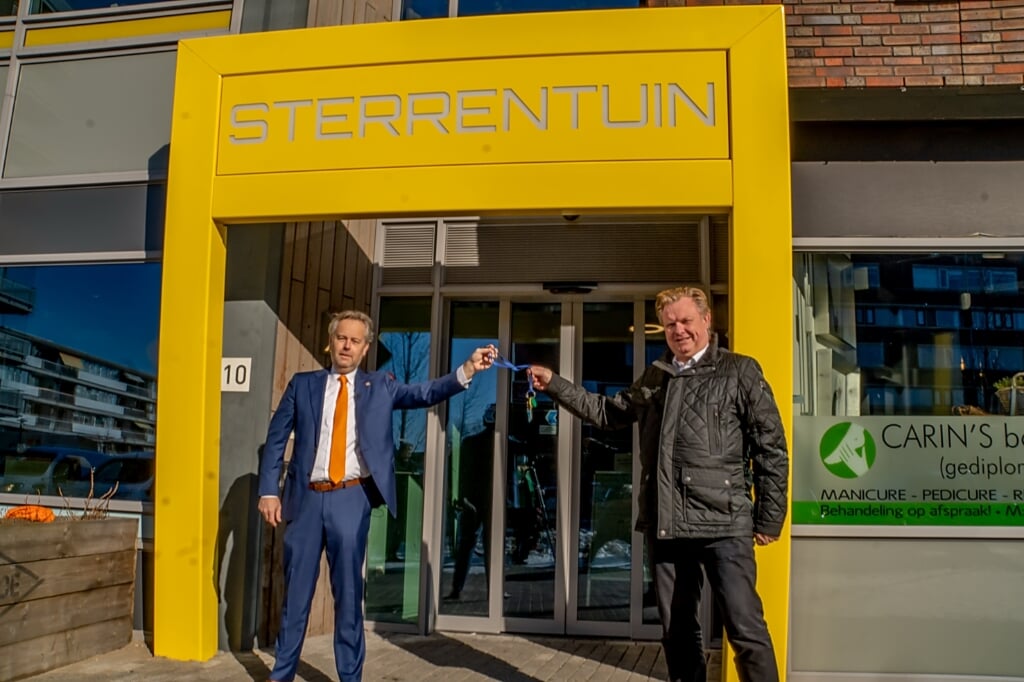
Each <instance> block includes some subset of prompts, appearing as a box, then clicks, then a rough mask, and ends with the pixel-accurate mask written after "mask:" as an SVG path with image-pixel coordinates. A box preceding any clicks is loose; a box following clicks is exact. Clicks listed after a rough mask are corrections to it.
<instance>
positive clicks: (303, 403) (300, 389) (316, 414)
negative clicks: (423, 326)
mask: <svg viewBox="0 0 1024 682" xmlns="http://www.w3.org/2000/svg"><path fill="white" fill-rule="evenodd" d="M329 376H330V372H329V371H327V370H326V369H322V370H318V371H315V372H300V373H298V374H296V375H295V376H293V377H292V380H291V381H290V382H288V388H287V389H285V392H284V395H283V396H282V397H281V403H280V404H279V405H278V406H277V411H276V412H275V413H274V416H273V418H272V419H271V420H270V428H269V429H268V431H267V442H266V445H265V446H264V450H263V459H262V461H261V462H260V489H259V494H260V495H261V496H262V495H279V494H281V493H280V480H281V467H282V465H283V463H284V451H285V446H286V445H287V444H288V436H289V435H290V434H291V433H292V432H293V431H294V433H295V443H294V447H293V449H292V458H291V460H290V462H289V464H288V470H287V471H286V472H285V479H284V493H283V497H282V507H283V508H282V510H281V513H282V517H283V518H284V520H285V521H289V520H291V519H293V518H295V517H296V515H297V514H298V510H299V508H300V506H301V505H302V502H303V500H304V499H305V496H306V495H307V494H309V493H310V490H309V477H310V473H311V472H312V470H313V462H314V460H315V459H316V449H317V444H318V443H319V441H320V419H321V415H322V414H323V410H324V389H325V388H326V386H327V378H328V377H329ZM351 390H354V391H355V398H354V401H355V417H356V437H357V438H358V439H359V440H358V445H359V450H360V452H361V453H362V455H363V461H365V462H366V465H367V467H369V469H370V470H369V471H364V472H363V476H373V481H374V483H375V487H376V489H377V491H379V493H380V497H381V498H383V499H374V497H376V496H375V495H374V491H367V494H369V495H370V496H371V502H373V503H374V504H375V506H376V505H378V504H380V503H382V502H383V503H384V504H386V505H387V506H388V509H390V510H391V514H392V515H394V514H395V511H396V510H395V500H396V497H397V495H396V493H395V442H394V437H393V435H392V426H391V413H392V412H393V411H394V410H396V409H413V408H419V407H429V406H431V405H435V404H437V403H439V402H441V401H442V400H447V399H448V398H450V397H451V396H453V395H455V394H456V393H458V392H459V391H462V390H463V387H462V384H460V383H459V380H458V378H457V376H456V374H455V373H454V372H453V373H451V374H448V375H445V376H443V377H441V378H439V379H434V380H432V381H424V382H422V383H418V384H403V383H401V382H399V381H397V380H396V379H395V378H394V377H393V376H391V375H390V374H389V373H387V372H364V371H362V370H357V371H356V378H355V381H354V382H353V383H352V387H351Z"/></svg>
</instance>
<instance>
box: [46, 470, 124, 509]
mask: <svg viewBox="0 0 1024 682" xmlns="http://www.w3.org/2000/svg"><path fill="white" fill-rule="evenodd" d="M117 486H118V482H117V481H115V482H114V487H112V488H111V489H110V490H108V491H107V492H105V493H103V494H102V495H100V496H99V497H98V498H97V497H96V496H95V494H96V479H95V471H92V470H90V471H89V494H88V495H86V496H85V501H84V502H82V509H81V511H79V510H77V509H73V508H72V506H71V501H70V500H68V498H66V497H64V491H63V490H61V489H60V488H57V492H58V493H60V499H61V500H63V502H64V510H65V512H66V513H67V516H69V517H72V518H79V519H105V518H107V515H108V514H109V512H110V500H111V499H112V498H113V497H114V495H116V494H117Z"/></svg>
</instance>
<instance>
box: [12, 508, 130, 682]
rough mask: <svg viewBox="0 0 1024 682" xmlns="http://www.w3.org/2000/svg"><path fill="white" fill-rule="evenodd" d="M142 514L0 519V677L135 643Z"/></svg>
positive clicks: (30, 672) (48, 667)
mask: <svg viewBox="0 0 1024 682" xmlns="http://www.w3.org/2000/svg"><path fill="white" fill-rule="evenodd" d="M137 536H138V520H137V519H132V518H107V519H92V520H75V519H60V518H58V519H57V521H55V522H53V523H30V522H27V521H23V522H10V521H3V522H0V680H14V679H17V678H19V677H25V676H27V675H34V674H38V673H41V672H45V671H47V670H52V669H53V668H58V667H60V666H63V665H67V664H68V663H72V662H74V661H78V660H81V659H84V658H88V657H90V656H94V655H96V654H100V653H104V652H107V651H113V650H114V649H119V648H121V647H123V646H125V645H126V644H128V643H129V641H131V636H132V605H133V602H134V588H135V552H136V548H135V541H136V537H137Z"/></svg>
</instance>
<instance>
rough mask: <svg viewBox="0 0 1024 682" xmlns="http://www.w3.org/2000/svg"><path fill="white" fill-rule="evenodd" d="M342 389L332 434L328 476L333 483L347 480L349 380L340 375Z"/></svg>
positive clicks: (335, 412) (335, 409) (335, 407)
mask: <svg viewBox="0 0 1024 682" xmlns="http://www.w3.org/2000/svg"><path fill="white" fill-rule="evenodd" d="M338 381H340V382H341V388H340V389H338V403H337V404H336V405H335V406H334V431H332V432H331V463H330V466H329V467H328V469H329V470H328V474H329V475H330V477H331V482H333V483H340V482H341V481H343V480H345V445H346V441H347V440H348V379H347V378H346V377H345V375H344V374H339V375H338Z"/></svg>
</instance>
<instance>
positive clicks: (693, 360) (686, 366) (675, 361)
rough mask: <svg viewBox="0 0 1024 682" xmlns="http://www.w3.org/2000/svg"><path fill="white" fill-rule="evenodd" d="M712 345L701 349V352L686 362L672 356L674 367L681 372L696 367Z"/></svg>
mask: <svg viewBox="0 0 1024 682" xmlns="http://www.w3.org/2000/svg"><path fill="white" fill-rule="evenodd" d="M710 345H711V344H708V345H707V346H704V347H703V348H701V349H700V350H699V351H697V352H696V353H694V354H693V357H692V358H690V359H689V360H687V361H686V362H680V361H679V360H678V359H677V358H676V357H675V356H672V365H673V366H674V367H675V368H676V369H677V370H679V371H682V370H684V369H690V368H691V367H693V366H694V365H696V364H697V362H699V361H700V359H701V358H702V357H704V353H706V352H707V350H708V346H710Z"/></svg>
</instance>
